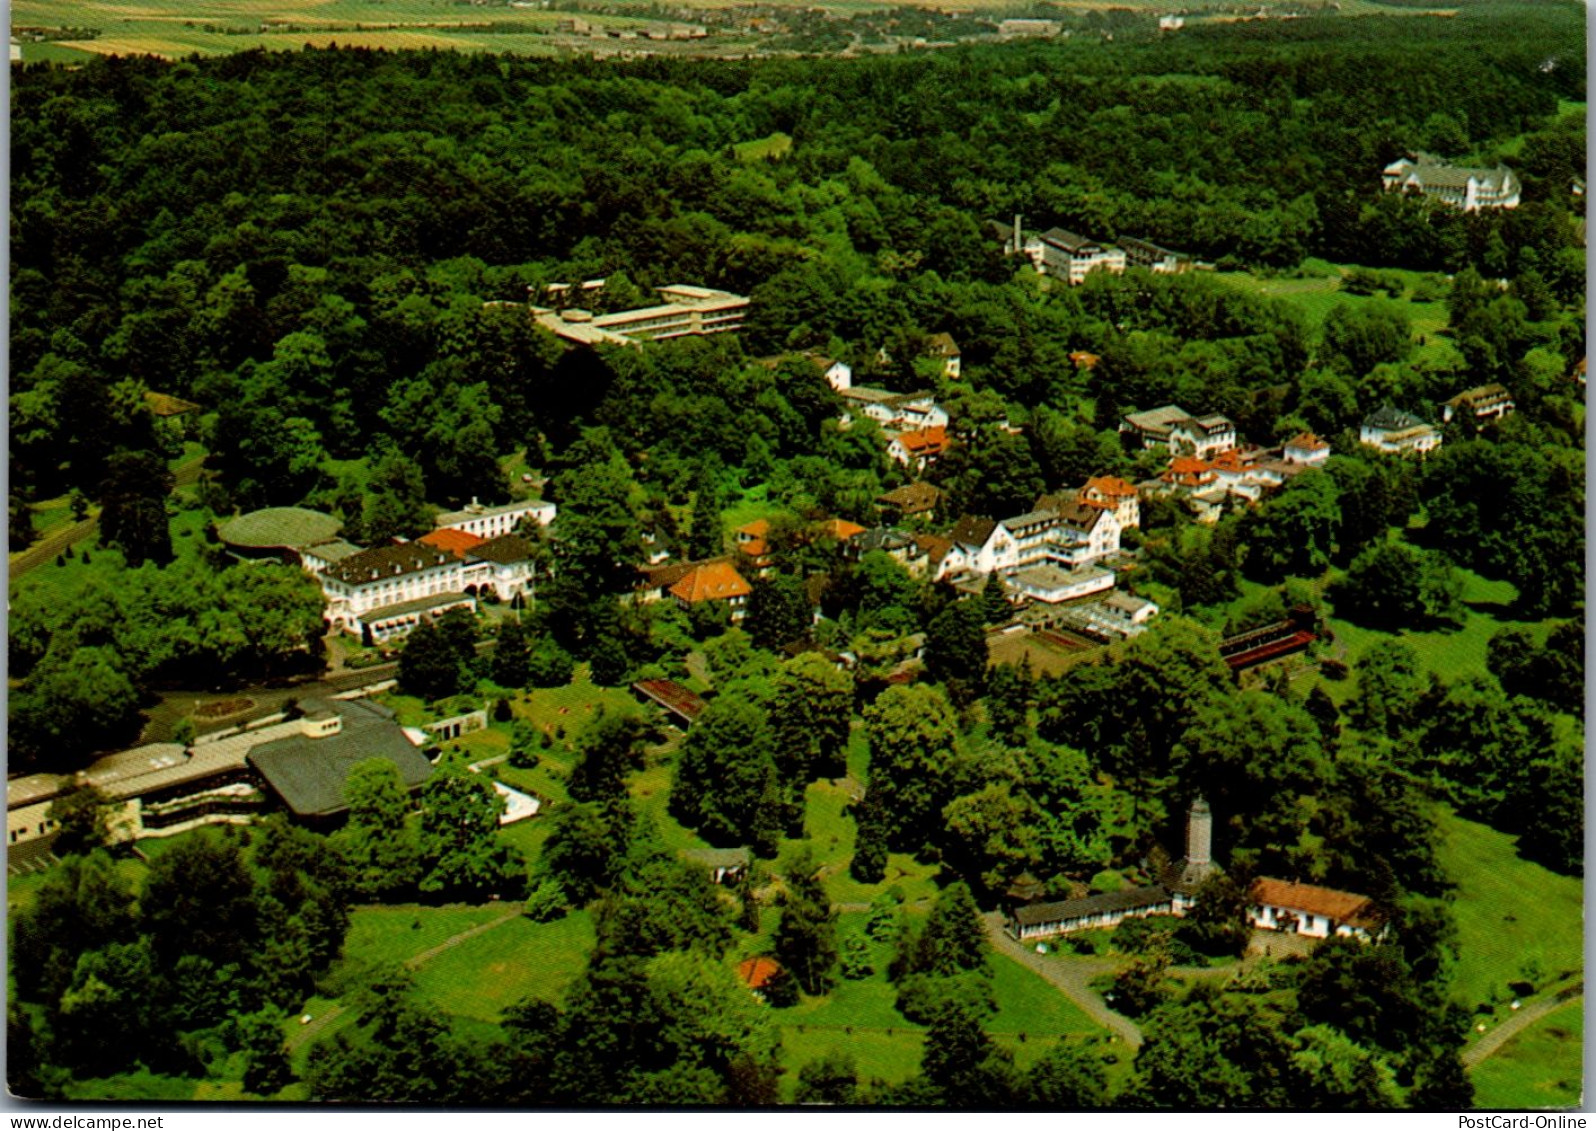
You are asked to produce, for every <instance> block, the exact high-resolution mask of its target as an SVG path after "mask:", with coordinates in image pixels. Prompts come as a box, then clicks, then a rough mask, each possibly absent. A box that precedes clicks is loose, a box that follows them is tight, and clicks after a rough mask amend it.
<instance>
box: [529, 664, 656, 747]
mask: <svg viewBox="0 0 1596 1131" xmlns="http://www.w3.org/2000/svg"><path fill="white" fill-rule="evenodd" d="M601 703H602V704H606V705H608V706H610V707H612V708H615V709H624V708H625V707H626V706H628V705H631V706H634V707H635V706H636V705H637V701H636V700H635V699H633V698H632V697H631V695H629V694H628V693H627V692H626V690H625V689H623V688H619V687H600V686H599V685H598V684H596V683H594V682H593V681H592V679H590V678H589V677H588V669H587V665H586V664H578V665H577V666H576V675H575V677H574V678H573V679H572V680H571V682H570V683H568V684H567V685H566V686H564V687H549V688H542V687H540V688H535V689H533V690H532V691H530V692H528V693H527V695H526V698H524V699H517V700H516V701H515V702H514V704H513V705H512V709H513V710H514V712H515V714H516V717H517V718H524V719H528V720H530V721H531V723H532V725H533V726H536V727H537V728H538V729H540V730H544V731H547V732H548V733H550V734H554V735H555V736H556V737H558V735H559V732H560V731H562V730H563V731H564V732H565V735H566V736H567V737H575V736H576V735H577V734H578V733H580V731H581V729H582V726H583V724H584V723H586V722H587V720H588V719H589V718H590V717H591V716H592V714H593V712H594V711H595V710H596V709H597V708H598V706H599V704H601Z"/></svg>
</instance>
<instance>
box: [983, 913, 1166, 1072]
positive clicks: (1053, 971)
mask: <svg viewBox="0 0 1596 1131" xmlns="http://www.w3.org/2000/svg"><path fill="white" fill-rule="evenodd" d="M981 919H982V922H983V923H984V924H985V926H986V937H987V938H988V939H989V940H991V943H992V945H993V947H995V948H996V949H997V950H1000V951H1002V952H1003V953H1004V954H1006V955H1008V956H1009V957H1010V958H1012V959H1014V960H1015V961H1016V962H1019V963H1021V964H1022V965H1025V966H1027V967H1029V968H1030V969H1032V970H1035V971H1036V972H1037V973H1038V974H1040V975H1041V976H1042V977H1043V978H1044V979H1046V980H1047V981H1048V982H1050V983H1052V984H1053V985H1054V986H1057V987H1058V988H1059V989H1060V990H1061V991H1063V993H1064V996H1065V997H1067V998H1069V999H1070V1000H1071V1001H1072V1002H1074V1003H1075V1004H1076V1005H1078V1006H1080V1008H1081V1010H1082V1011H1083V1012H1084V1013H1085V1014H1086V1015H1087V1016H1088V1017H1090V1018H1091V1019H1092V1020H1093V1021H1096V1022H1097V1023H1098V1024H1099V1025H1102V1026H1103V1027H1104V1028H1106V1029H1107V1030H1108V1031H1109V1032H1111V1033H1113V1034H1114V1035H1115V1036H1116V1037H1118V1038H1119V1039H1120V1040H1122V1041H1124V1042H1125V1043H1126V1044H1127V1045H1129V1046H1130V1047H1131V1048H1133V1049H1137V1048H1140V1047H1141V1044H1142V1031H1141V1030H1140V1029H1138V1028H1137V1027H1136V1026H1135V1025H1134V1024H1133V1023H1132V1022H1131V1020H1130V1018H1128V1017H1125V1016H1124V1015H1122V1014H1119V1013H1115V1012H1114V1011H1113V1010H1112V1009H1110V1008H1109V1007H1108V1005H1107V1003H1105V1002H1104V1001H1103V999H1102V998H1101V997H1100V996H1099V995H1098V993H1097V991H1096V990H1094V989H1092V986H1091V982H1092V979H1094V978H1097V977H1100V976H1101V975H1103V974H1107V973H1109V972H1110V971H1112V970H1114V969H1115V968H1116V965H1117V964H1116V963H1114V962H1113V961H1111V960H1109V959H1102V958H1072V959H1070V960H1069V961H1067V962H1059V961H1054V960H1051V959H1049V958H1047V957H1046V956H1044V955H1040V954H1037V953H1036V951H1035V950H1034V949H1032V948H1031V947H1028V946H1025V945H1023V944H1021V943H1019V942H1016V941H1015V940H1014V939H1011V938H1009V936H1008V935H1007V934H1005V933H1004V931H1003V917H1002V916H1001V915H999V914H998V913H997V912H995V911H993V912H988V913H987V914H985V915H983V916H981Z"/></svg>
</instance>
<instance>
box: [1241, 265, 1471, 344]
mask: <svg viewBox="0 0 1596 1131" xmlns="http://www.w3.org/2000/svg"><path fill="white" fill-rule="evenodd" d="M1349 269H1350V267H1347V266H1339V265H1337V264H1333V263H1327V262H1325V261H1324V260H1322V259H1309V260H1306V261H1305V262H1304V263H1303V266H1302V277H1300V278H1292V277H1279V278H1261V277H1259V276H1258V275H1255V274H1253V273H1252V272H1250V271H1226V272H1224V273H1222V274H1220V275H1218V276H1216V277H1217V278H1219V279H1220V280H1222V281H1223V282H1225V283H1226V284H1227V285H1230V286H1233V287H1236V288H1238V289H1240V290H1244V291H1250V292H1251V293H1253V294H1257V295H1263V296H1265V297H1267V298H1277V299H1280V300H1281V301H1283V302H1286V303H1289V304H1290V305H1292V306H1294V307H1296V308H1297V309H1298V310H1300V311H1302V314H1303V316H1304V317H1305V318H1306V319H1307V322H1308V327H1309V329H1310V330H1312V331H1314V332H1315V333H1317V332H1318V330H1319V328H1320V327H1322V326H1323V325H1324V320H1325V316H1326V315H1327V314H1329V313H1330V311H1332V310H1333V309H1335V308H1336V307H1337V306H1340V305H1342V304H1346V305H1348V306H1353V307H1356V306H1359V305H1362V304H1366V303H1370V302H1375V301H1389V302H1393V303H1395V304H1396V306H1397V308H1398V309H1400V310H1401V311H1402V313H1403V314H1405V315H1407V319H1408V323H1409V325H1410V327H1411V329H1412V332H1413V339H1414V342H1415V343H1418V342H1419V340H1420V339H1421V338H1422V339H1423V345H1422V346H1421V347H1420V348H1419V349H1418V350H1417V351H1416V352H1415V354H1414V356H1413V358H1412V359H1411V360H1414V361H1429V362H1432V363H1434V364H1436V365H1438V366H1443V367H1447V366H1452V365H1455V364H1460V363H1461V362H1462V355H1461V354H1459V353H1458V351H1457V349H1456V348H1455V347H1454V346H1453V345H1452V343H1451V341H1450V340H1448V339H1446V338H1442V337H1439V336H1438V331H1440V330H1443V329H1445V328H1446V324H1447V314H1446V304H1445V303H1444V302H1415V301H1414V300H1413V299H1412V298H1411V297H1407V296H1408V295H1411V294H1412V289H1413V285H1414V284H1415V283H1416V282H1417V281H1418V280H1419V279H1420V278H1421V277H1422V274H1423V273H1422V272H1419V271H1403V270H1398V269H1393V268H1384V267H1382V268H1380V271H1381V273H1382V274H1385V275H1390V276H1395V277H1398V278H1401V279H1402V281H1403V282H1404V283H1405V284H1406V285H1407V288H1408V291H1407V295H1405V296H1404V297H1402V298H1398V299H1387V298H1386V297H1385V296H1384V295H1383V294H1382V295H1352V294H1347V293H1346V292H1345V291H1343V290H1342V289H1341V276H1342V275H1343V274H1345V273H1346V272H1347V271H1348V270H1349Z"/></svg>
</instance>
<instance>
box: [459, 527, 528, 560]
mask: <svg viewBox="0 0 1596 1131" xmlns="http://www.w3.org/2000/svg"><path fill="white" fill-rule="evenodd" d="M533 549H534V547H533V545H532V543H531V542H530V541H528V540H527V539H525V538H523V537H521V536H520V535H519V534H501V535H499V536H498V537H497V538H490V539H488V540H487V541H486V542H481V543H478V544H477V545H475V546H472V547H471V548H470V549H469V550H467V551H466V556H467V557H471V558H481V559H482V560H483V561H485V562H497V563H498V564H500V565H513V564H515V563H516V562H524V561H526V560H527V559H528V558H530V557H531V556H532V551H533Z"/></svg>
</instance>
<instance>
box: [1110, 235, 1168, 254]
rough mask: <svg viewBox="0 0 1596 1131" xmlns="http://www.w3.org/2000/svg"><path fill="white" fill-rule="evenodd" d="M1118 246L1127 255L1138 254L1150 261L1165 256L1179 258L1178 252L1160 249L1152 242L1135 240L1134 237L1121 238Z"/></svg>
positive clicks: (1165, 248)
mask: <svg viewBox="0 0 1596 1131" xmlns="http://www.w3.org/2000/svg"><path fill="white" fill-rule="evenodd" d="M1119 246H1120V247H1121V248H1122V249H1123V250H1124V251H1126V252H1127V253H1129V254H1139V255H1144V256H1147V257H1148V258H1151V259H1162V258H1164V257H1165V256H1166V255H1173V256H1175V257H1176V258H1180V252H1178V251H1171V250H1170V249H1169V248H1167V247H1160V246H1159V245H1158V244H1156V243H1154V242H1153V241H1152V240H1143V239H1137V238H1136V237H1135V236H1121V237H1120V240H1119Z"/></svg>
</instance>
